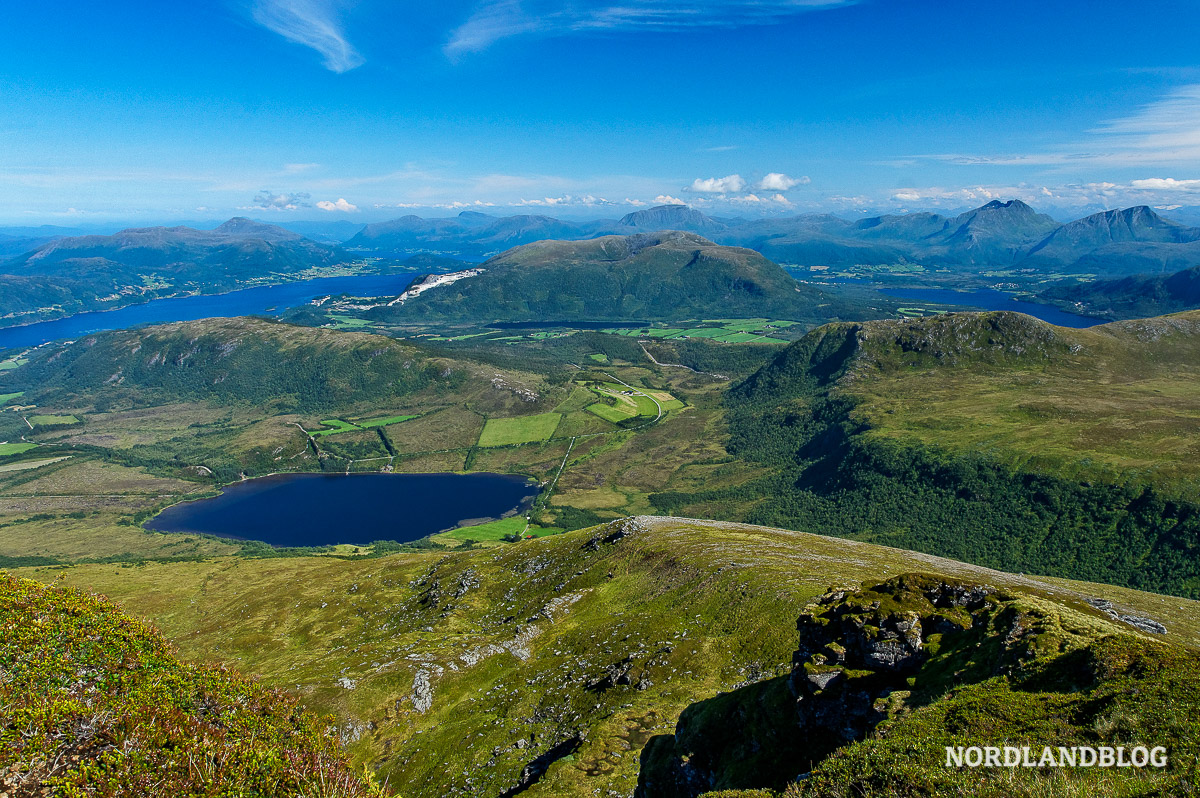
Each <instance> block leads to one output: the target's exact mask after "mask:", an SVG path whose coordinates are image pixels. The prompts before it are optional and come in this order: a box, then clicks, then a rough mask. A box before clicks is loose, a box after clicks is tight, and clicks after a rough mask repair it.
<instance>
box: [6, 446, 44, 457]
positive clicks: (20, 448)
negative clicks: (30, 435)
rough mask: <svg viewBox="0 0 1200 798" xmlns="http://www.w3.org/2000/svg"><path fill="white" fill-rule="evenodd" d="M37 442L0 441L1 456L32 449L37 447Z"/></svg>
mask: <svg viewBox="0 0 1200 798" xmlns="http://www.w3.org/2000/svg"><path fill="white" fill-rule="evenodd" d="M36 448H37V444H36V443H0V457H4V456H6V455H10V454H20V453H21V452H27V451H29V450H30V449H36Z"/></svg>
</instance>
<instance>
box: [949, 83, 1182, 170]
mask: <svg viewBox="0 0 1200 798" xmlns="http://www.w3.org/2000/svg"><path fill="white" fill-rule="evenodd" d="M931 157H933V158H935V159H937V160H943V161H948V162H950V163H956V164H962V165H966V166H979V165H987V166H1057V167H1079V166H1117V167H1119V166H1148V165H1153V164H1163V165H1166V164H1197V165H1200V83H1195V84H1189V85H1186V86H1181V87H1179V88H1177V89H1176V90H1174V91H1173V92H1171V93H1170V94H1168V95H1166V96H1164V97H1162V98H1161V99H1159V100H1156V101H1154V102H1151V103H1147V104H1146V105H1143V106H1141V107H1140V108H1138V109H1137V110H1135V111H1133V112H1132V113H1131V114H1129V115H1128V116H1124V117H1118V118H1116V119H1110V120H1106V121H1104V122H1101V123H1100V124H1098V125H1097V126H1096V127H1095V128H1093V129H1091V130H1089V131H1087V137H1086V138H1081V139H1080V140H1078V141H1075V142H1072V143H1069V144H1066V145H1064V146H1061V147H1057V148H1052V149H1047V150H1045V151H1043V152H1032V153H1020V154H997V155H987V154H983V155H980V154H961V153H955V154H945V155H935V156H931Z"/></svg>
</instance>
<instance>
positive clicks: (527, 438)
mask: <svg viewBox="0 0 1200 798" xmlns="http://www.w3.org/2000/svg"><path fill="white" fill-rule="evenodd" d="M561 420H562V416H561V415H559V414H558V413H539V414H538V415H536V416H521V417H519V418H489V419H488V420H487V423H486V424H484V426H483V432H482V433H480V435H479V445H480V446H483V447H490V446H512V445H513V444H517V443H536V442H538V441H544V440H548V439H549V438H550V436H551V435H553V434H554V430H555V429H557V428H558V423H559V421H561Z"/></svg>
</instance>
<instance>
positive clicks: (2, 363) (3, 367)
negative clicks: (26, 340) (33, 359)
mask: <svg viewBox="0 0 1200 798" xmlns="http://www.w3.org/2000/svg"><path fill="white" fill-rule="evenodd" d="M28 362H29V361H28V360H25V359H23V358H12V359H10V360H0V371H12V370H13V369H15V368H18V367H20V366H24V365H25V364H26V363H28Z"/></svg>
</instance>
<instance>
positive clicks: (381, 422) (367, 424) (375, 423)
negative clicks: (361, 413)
mask: <svg viewBox="0 0 1200 798" xmlns="http://www.w3.org/2000/svg"><path fill="white" fill-rule="evenodd" d="M414 418H416V416H388V417H387V418H373V419H370V420H369V421H356V422H355V423H356V424H358V426H360V427H362V428H363V429H374V428H375V427H386V426H387V425H389V424H399V423H401V422H403V421H411V420H412V419H414Z"/></svg>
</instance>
